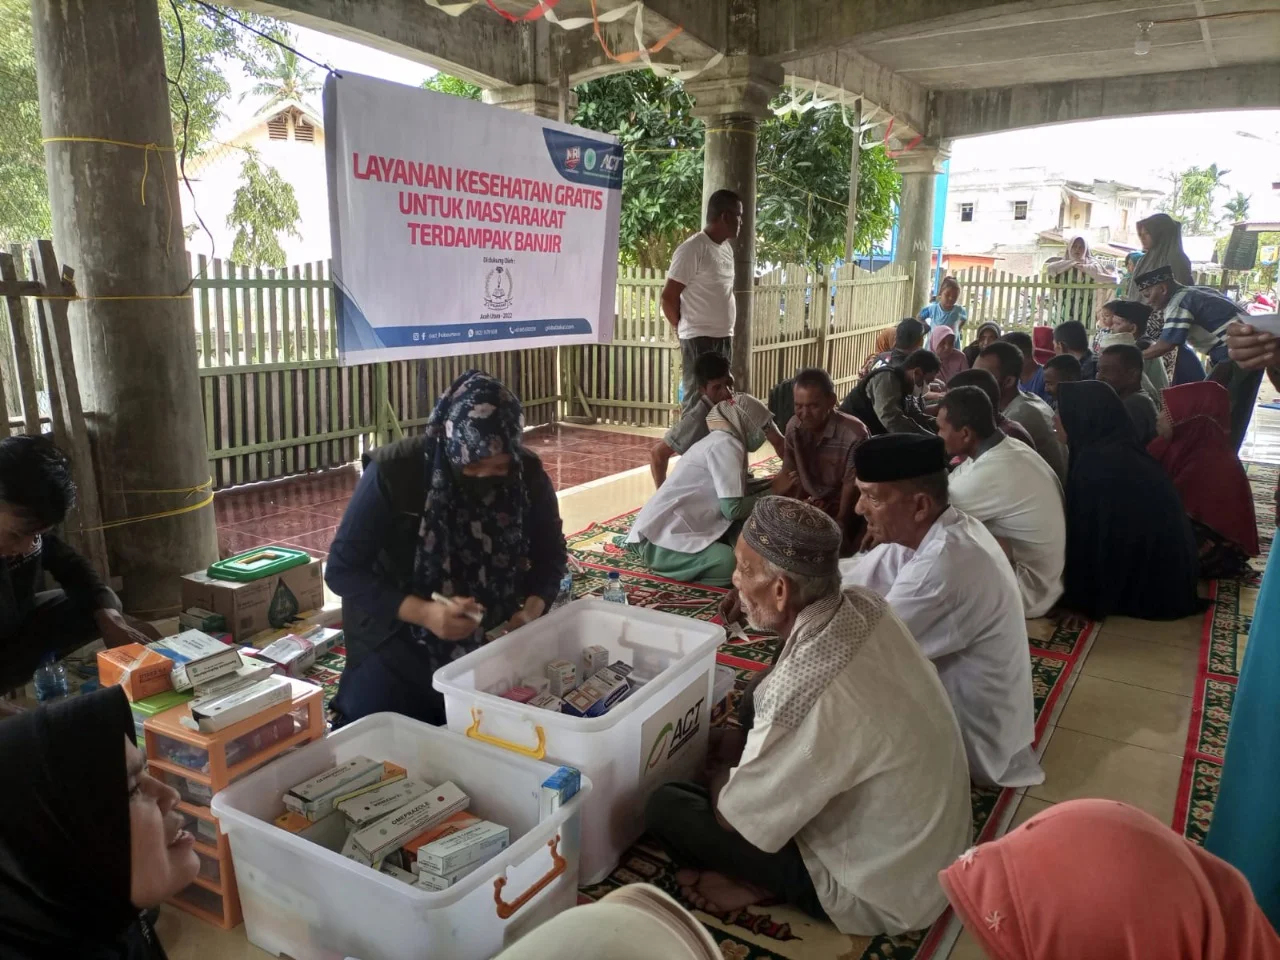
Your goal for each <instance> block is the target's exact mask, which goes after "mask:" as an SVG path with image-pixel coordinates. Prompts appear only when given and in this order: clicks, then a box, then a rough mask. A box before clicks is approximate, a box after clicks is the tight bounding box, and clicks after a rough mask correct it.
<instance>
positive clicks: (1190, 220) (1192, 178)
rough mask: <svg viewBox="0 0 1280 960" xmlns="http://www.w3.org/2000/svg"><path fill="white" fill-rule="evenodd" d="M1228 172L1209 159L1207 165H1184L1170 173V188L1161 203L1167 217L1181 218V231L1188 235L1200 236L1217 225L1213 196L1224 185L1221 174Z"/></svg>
mask: <svg viewBox="0 0 1280 960" xmlns="http://www.w3.org/2000/svg"><path fill="white" fill-rule="evenodd" d="M1230 172H1231V171H1230V170H1219V169H1218V165H1217V164H1216V163H1211V164H1209V166H1207V167H1187V169H1185V170H1183V171H1182V172H1180V173H1176V174H1174V175H1173V178H1172V179H1173V190H1172V191H1171V192H1170V193H1169V196H1168V197H1167V198H1166V199H1165V202H1164V204H1163V207H1164V210H1165V212H1166V213H1168V214H1169V215H1170V216H1171V217H1173V218H1174V219H1176V220H1181V221H1182V229H1183V232H1184V233H1186V234H1187V235H1188V236H1192V237H1197V236H1204V235H1206V234H1210V233H1212V232H1213V231H1214V228H1215V227H1217V226H1218V223H1219V222H1220V220H1221V218H1220V217H1219V216H1218V215H1217V214H1216V213H1215V212H1214V211H1215V209H1216V207H1217V199H1216V197H1217V193H1218V191H1219V190H1222V189H1225V186H1226V185H1225V184H1224V183H1223V182H1222V178H1223V177H1225V176H1226V175H1227V174H1228V173H1230Z"/></svg>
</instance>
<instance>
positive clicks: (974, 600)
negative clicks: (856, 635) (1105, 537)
mask: <svg viewBox="0 0 1280 960" xmlns="http://www.w3.org/2000/svg"><path fill="white" fill-rule="evenodd" d="M1005 442H1006V443H1011V442H1013V441H1005ZM855 460H856V465H857V468H858V487H859V488H860V489H861V491H862V496H861V497H859V498H858V512H859V513H861V514H862V515H863V516H865V517H866V518H867V533H868V535H869V536H871V537H874V538H875V540H876V542H877V543H878V544H879V546H878V547H875V548H874V549H873V550H871V551H870V552H868V553H865V554H863V555H861V556H858V557H854V558H853V559H851V560H846V561H844V562H843V563H842V564H841V571H840V572H841V573H842V575H843V578H844V584H845V586H846V587H848V586H860V587H868V588H870V589H871V590H874V591H875V592H876V593H878V594H881V595H882V596H884V597H885V598H886V599H887V600H888V601H889V606H890V607H892V608H893V612H894V613H895V614H897V615H898V616H899V617H900V618H901V619H902V622H903V623H905V624H906V625H907V629H908V630H910V631H911V633H912V635H913V636H914V637H915V638H916V643H918V644H919V645H920V649H921V650H922V651H923V652H924V655H925V656H926V657H928V658H929V659H930V660H932V661H933V665H934V666H935V667H937V668H938V675H939V676H940V677H941V678H942V685H943V686H944V687H946V689H947V693H948V694H950V696H951V705H952V706H954V707H955V709H956V717H957V718H958V719H959V720H960V731H961V732H962V733H963V734H964V743H965V748H966V750H967V751H968V754H969V773H970V776H972V777H973V779H974V780H975V781H976V782H977V783H981V784H988V785H990V784H994V785H996V786H1000V787H1024V786H1028V785H1030V784H1034V783H1041V782H1043V780H1044V772H1043V771H1042V770H1041V769H1040V764H1039V762H1037V760H1036V758H1035V754H1034V753H1033V752H1032V749H1031V742H1032V741H1033V740H1034V739H1035V711H1034V709H1033V704H1032V698H1031V655H1030V652H1029V651H1028V649H1027V628H1026V623H1025V621H1024V620H1023V612H1022V596H1021V595H1020V594H1019V592H1018V581H1017V579H1016V578H1015V577H1014V573H1013V568H1012V567H1011V566H1010V565H1009V559H1008V558H1007V557H1006V556H1005V554H1004V551H1003V550H1001V549H1000V545H999V544H998V543H997V542H996V540H995V537H993V536H992V535H991V534H990V533H988V532H987V528H986V527H984V526H983V525H982V524H981V523H980V522H979V521H977V520H975V519H974V518H973V517H970V516H968V515H967V514H964V513H961V512H960V511H959V510H957V509H956V508H955V507H953V506H951V505H950V501H949V499H948V495H947V455H946V452H945V450H944V447H943V442H942V440H940V439H939V438H938V437H916V436H909V435H907V434H889V435H887V436H883V437H872V438H871V439H870V440H868V441H867V442H866V443H864V444H863V445H862V446H860V447H859V448H858V452H857V454H856V455H855Z"/></svg>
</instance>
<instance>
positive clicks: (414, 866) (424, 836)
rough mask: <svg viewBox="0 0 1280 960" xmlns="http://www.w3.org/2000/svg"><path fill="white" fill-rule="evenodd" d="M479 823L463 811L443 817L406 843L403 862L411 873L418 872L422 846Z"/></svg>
mask: <svg viewBox="0 0 1280 960" xmlns="http://www.w3.org/2000/svg"><path fill="white" fill-rule="evenodd" d="M479 822H480V818H479V817H477V816H476V815H475V814H472V813H468V812H467V811H465V810H459V811H458V812H457V813H455V814H453V815H451V816H448V817H445V818H444V819H443V820H441V821H440V822H439V823H437V824H436V825H435V826H434V827H431V828H430V829H428V830H426V831H424V832H422V833H420V834H418V835H417V836H416V837H414V838H413V839H412V840H410V841H408V842H407V843H406V844H405V845H404V846H403V847H401V848H400V849H401V851H402V852H403V854H404V858H405V861H406V862H407V863H408V865H409V867H410V869H411V870H413V872H415V873H416V872H417V870H418V863H417V861H418V850H420V849H421V848H422V846H423V845H424V844H428V843H431V842H432V841H433V840H439V839H440V838H441V837H447V836H449V834H451V833H457V832H458V831H459V830H465V829H467V827H470V826H472V825H473V824H477V823H479Z"/></svg>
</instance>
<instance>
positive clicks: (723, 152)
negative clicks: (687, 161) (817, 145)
mask: <svg viewBox="0 0 1280 960" xmlns="http://www.w3.org/2000/svg"><path fill="white" fill-rule="evenodd" d="M684 88H685V91H686V92H687V93H688V94H689V96H691V97H692V98H693V102H694V108H693V115H694V116H696V117H699V118H701V119H702V121H703V123H705V124H706V127H707V134H706V148H705V150H704V152H703V159H702V211H701V213H702V214H703V215H704V216H705V214H706V210H707V200H708V199H710V197H711V194H713V193H715V192H716V191H717V190H723V189H728V190H733V191H735V192H736V193H737V194H738V196H740V197H741V198H742V229H741V230H740V231H739V233H738V239H737V241H736V242H735V244H734V254H733V266H734V269H733V272H734V284H733V287H734V299H735V300H736V306H737V314H738V315H737V319H736V321H735V322H734V328H733V377H734V382H735V383H736V384H737V385H738V388H739V389H741V390H745V391H750V390H752V389H753V385H752V384H751V307H752V302H753V300H754V296H755V294H754V289H753V288H754V284H755V275H756V139H757V134H758V132H759V129H760V121H761V120H763V119H765V118H766V117H768V116H769V115H770V112H769V101H770V100H772V99H773V98H774V97H775V96H777V94H778V91H779V90H781V89H782V67H780V66H779V65H778V64H776V63H773V62H771V61H769V60H764V59H762V58H760V57H751V56H734V57H725V58H724V59H723V60H722V61H720V63H718V64H717V65H716V66H715V67H713V68H712V69H710V70H706V71H704V72H703V73H701V74H699V75H698V76H697V77H696V78H694V79H693V80H690V81H688V82H687V83H686V84H685V86H684ZM699 219H701V217H700V218H699ZM771 386H772V384H757V385H755V389H759V390H764V389H768V388H769V387H771Z"/></svg>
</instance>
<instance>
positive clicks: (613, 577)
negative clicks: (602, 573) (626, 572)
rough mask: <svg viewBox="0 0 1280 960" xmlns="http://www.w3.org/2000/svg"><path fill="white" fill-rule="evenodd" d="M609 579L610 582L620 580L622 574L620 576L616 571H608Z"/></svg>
mask: <svg viewBox="0 0 1280 960" xmlns="http://www.w3.org/2000/svg"><path fill="white" fill-rule="evenodd" d="M609 579H610V580H621V579H622V574H620V573H619V572H618V571H617V570H610V571H609Z"/></svg>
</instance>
